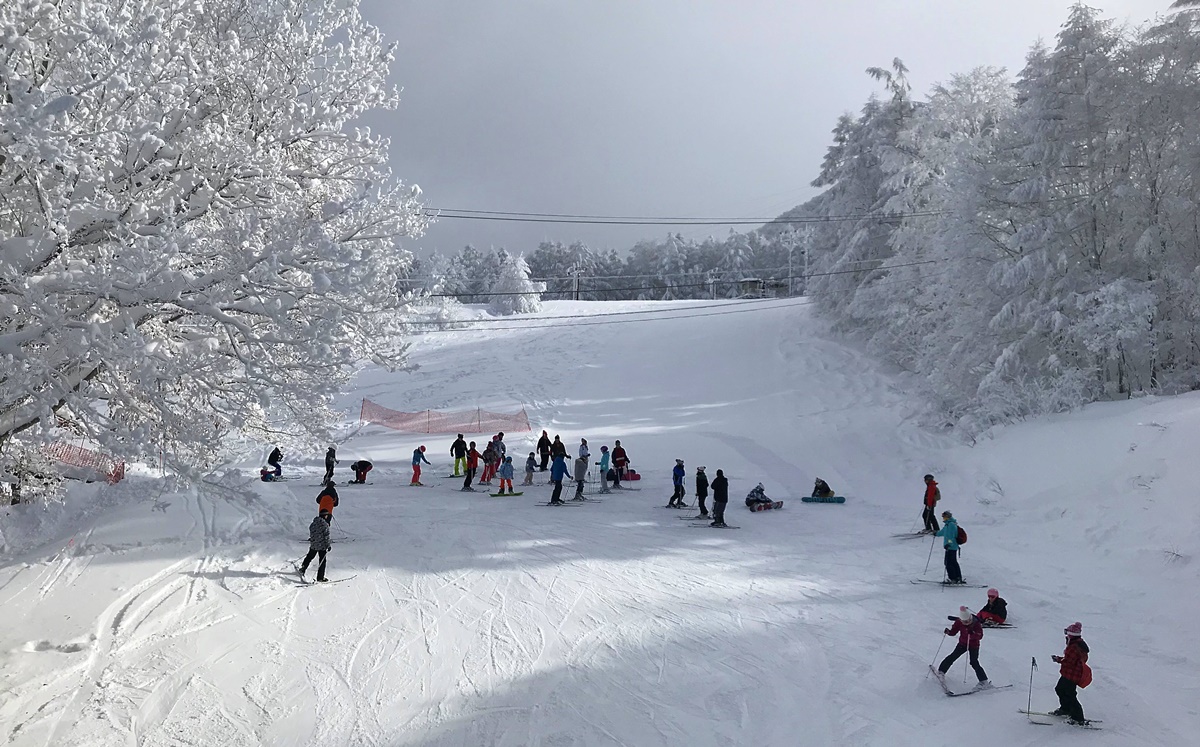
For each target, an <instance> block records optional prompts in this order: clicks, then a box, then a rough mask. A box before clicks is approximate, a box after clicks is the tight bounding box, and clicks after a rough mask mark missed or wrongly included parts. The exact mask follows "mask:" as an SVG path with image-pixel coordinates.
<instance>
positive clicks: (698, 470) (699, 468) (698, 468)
mask: <svg viewBox="0 0 1200 747" xmlns="http://www.w3.org/2000/svg"><path fill="white" fill-rule="evenodd" d="M696 471H697V472H703V471H704V468H703V467H697V468H696Z"/></svg>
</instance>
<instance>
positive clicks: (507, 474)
mask: <svg viewBox="0 0 1200 747" xmlns="http://www.w3.org/2000/svg"><path fill="white" fill-rule="evenodd" d="M512 480H513V466H512V457H504V464H501V465H500V490H499V491H497V492H499V493H500V495H504V486H505V484H507V485H508V494H509V495H512V494H513V486H512Z"/></svg>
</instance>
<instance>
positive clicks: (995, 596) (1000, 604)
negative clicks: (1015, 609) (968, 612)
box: [978, 589, 1008, 628]
mask: <svg viewBox="0 0 1200 747" xmlns="http://www.w3.org/2000/svg"><path fill="white" fill-rule="evenodd" d="M987 597H988V601H987V604H985V605H984V606H983V609H981V610H979V615H978V617H979V619H980V620H982V621H983V627H985V628H986V627H988V626H990V625H1001V624H1003V623H1004V621H1005V620H1007V619H1008V602H1005V601H1004V600H1003V599H1001V598H1000V592H999V591H997V590H995V589H988V590H987Z"/></svg>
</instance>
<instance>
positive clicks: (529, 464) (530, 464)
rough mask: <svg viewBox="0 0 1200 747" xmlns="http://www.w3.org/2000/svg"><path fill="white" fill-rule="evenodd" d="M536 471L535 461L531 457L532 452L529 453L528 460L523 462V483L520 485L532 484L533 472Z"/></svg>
mask: <svg viewBox="0 0 1200 747" xmlns="http://www.w3.org/2000/svg"><path fill="white" fill-rule="evenodd" d="M536 469H537V460H536V459H534V457H533V452H532V451H531V452H529V458H528V459H526V460H525V482H523V483H521V484H522V485H532V484H533V472H534V470H536Z"/></svg>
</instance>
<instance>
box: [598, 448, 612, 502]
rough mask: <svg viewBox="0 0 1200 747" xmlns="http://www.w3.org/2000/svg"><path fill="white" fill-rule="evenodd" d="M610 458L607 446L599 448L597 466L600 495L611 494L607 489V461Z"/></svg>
mask: <svg viewBox="0 0 1200 747" xmlns="http://www.w3.org/2000/svg"><path fill="white" fill-rule="evenodd" d="M611 456H612V455H611V454H609V453H608V447H607V446H601V447H600V464H599V467H600V491H599V492H601V493H609V492H612V491H610V490H609V489H608V470H609V466H608V464H609V459H610V458H611Z"/></svg>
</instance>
